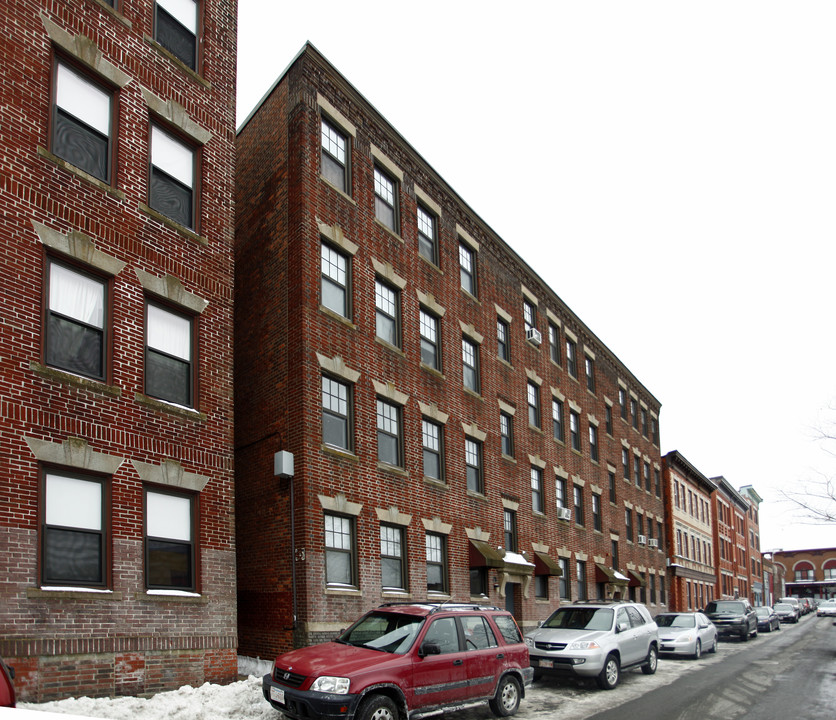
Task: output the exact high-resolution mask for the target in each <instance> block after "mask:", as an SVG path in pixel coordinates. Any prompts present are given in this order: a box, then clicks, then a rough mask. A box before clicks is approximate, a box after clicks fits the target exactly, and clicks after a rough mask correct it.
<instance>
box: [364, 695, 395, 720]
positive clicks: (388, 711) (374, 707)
mask: <svg viewBox="0 0 836 720" xmlns="http://www.w3.org/2000/svg"><path fill="white" fill-rule="evenodd" d="M357 717H358V718H359V720H398V709H397V708H396V707H395V703H394V702H392V699H391V698H388V697H386V696H385V695H372V696H371V697H370V698H368V699H367V700H366V701H365V702H364V703H363V705H362V706H361V708H360V712H359V713H358V715H357Z"/></svg>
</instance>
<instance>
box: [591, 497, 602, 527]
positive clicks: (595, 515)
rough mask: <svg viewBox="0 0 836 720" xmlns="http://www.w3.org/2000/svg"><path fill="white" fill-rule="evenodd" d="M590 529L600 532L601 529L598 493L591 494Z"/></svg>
mask: <svg viewBox="0 0 836 720" xmlns="http://www.w3.org/2000/svg"><path fill="white" fill-rule="evenodd" d="M592 527H593V528H594V529H595V530H597V531H598V532H601V529H602V527H603V525H602V523H601V496H600V495H598V493H592Z"/></svg>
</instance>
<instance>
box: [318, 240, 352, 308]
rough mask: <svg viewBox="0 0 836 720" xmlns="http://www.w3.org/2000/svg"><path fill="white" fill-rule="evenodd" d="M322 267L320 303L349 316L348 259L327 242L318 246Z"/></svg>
mask: <svg viewBox="0 0 836 720" xmlns="http://www.w3.org/2000/svg"><path fill="white" fill-rule="evenodd" d="M320 254H321V269H322V279H321V288H322V298H321V302H322V305H323V306H324V307H326V308H328V309H329V310H332V311H333V312H335V313H337V315H342V316H343V317H344V318H347V317H348V316H349V308H350V303H349V284H348V280H349V273H348V271H349V259H348V256H346V255H343V254H342V253H341V252H340V251H339V250H337V249H335V248H333V247H332V246H331V245H328V244H327V243H322V244H321V248H320Z"/></svg>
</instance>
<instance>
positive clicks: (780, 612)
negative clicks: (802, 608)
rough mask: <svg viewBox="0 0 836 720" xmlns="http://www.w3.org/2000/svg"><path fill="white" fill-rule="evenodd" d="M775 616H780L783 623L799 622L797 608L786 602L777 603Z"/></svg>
mask: <svg viewBox="0 0 836 720" xmlns="http://www.w3.org/2000/svg"><path fill="white" fill-rule="evenodd" d="M773 610H775V614H776V615H777V616H778V618H779V619H780V621H781V622H787V623H797V622H798V610H797V609H796V608H795V606H794V605H791V604H790V603H785V602H779V603H775V607H774V608H773Z"/></svg>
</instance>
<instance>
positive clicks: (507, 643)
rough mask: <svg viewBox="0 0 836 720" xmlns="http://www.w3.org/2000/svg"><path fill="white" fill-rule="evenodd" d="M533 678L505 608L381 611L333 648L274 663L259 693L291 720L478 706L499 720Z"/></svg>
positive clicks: (389, 716)
mask: <svg viewBox="0 0 836 720" xmlns="http://www.w3.org/2000/svg"><path fill="white" fill-rule="evenodd" d="M532 675H533V671H532V669H531V666H530V664H529V659H528V648H527V647H526V645H525V642H523V637H522V633H521V632H520V629H519V627H517V623H516V622H515V620H514V617H513V616H512V615H511V614H510V613H509V612H507V611H506V610H500V609H499V608H495V607H485V606H482V605H476V604H438V603H410V604H407V603H389V604H386V605H381V606H380V607H378V608H377V609H376V610H372V611H371V612H368V613H366V614H365V615H364V616H363V617H361V618H360V619H359V620H358V621H357V622H356V623H354V624H353V625H352V626H351V627H350V628H348V630H346V631H345V632H344V633H342V634H341V635H340V636H339V637H338V638H337V639H336V640H334V641H333V642H328V643H324V644H322V645H313V646H310V647H306V648H301V649H300V650H292V651H291V652H288V653H285V654H284V655H279V657H277V658H276V662H275V664H274V666H273V671H272V672H271V673H270V674H269V675H265V676H264V679H263V681H262V687H263V691H264V697H265V698H266V699H267V701H268V702H269V703H270V704H271V705H272V706H273V707H274V708H275V709H276V710H279V711H281V712H282V713H283V714H284V716H285V717H286V718H290V720H309V719H310V718H317V717H319V718H329V719H330V720H338V719H339V718H346V719H348V718H355V717H356V718H358V719H359V720H399V718H408V717H412V716H413V715H418V714H420V715H424V714H430V713H434V712H441V711H443V710H445V709H450V708H455V707H461V706H462V705H466V704H471V703H477V702H484V701H487V702H488V703H489V704H490V708H491V710H492V711H493V713H494V714H495V715H497V716H500V717H506V716H508V715H513V714H514V713H515V712H517V708H518V707H519V705H520V700H521V699H522V697H523V696H524V694H525V686H526V685H529V684H530V683H531V678H532Z"/></svg>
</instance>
